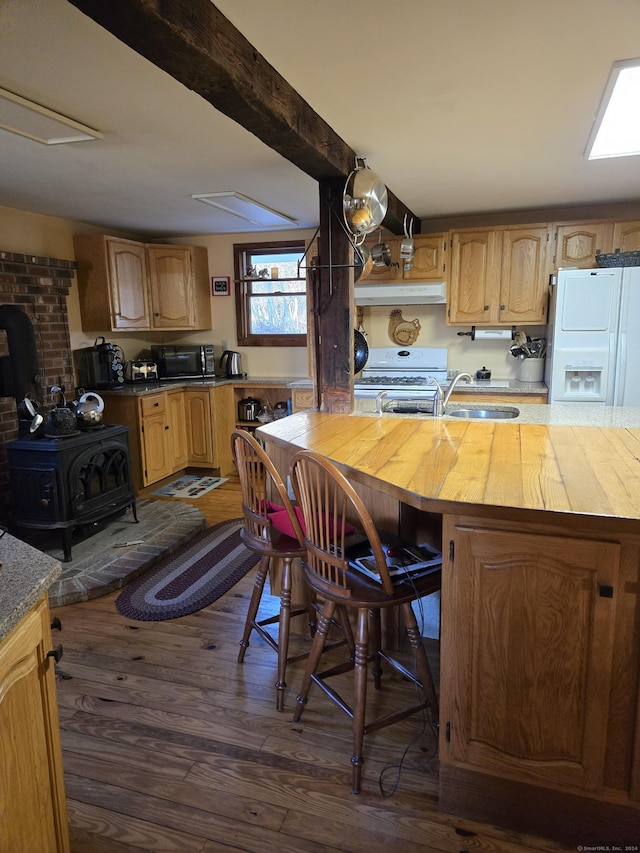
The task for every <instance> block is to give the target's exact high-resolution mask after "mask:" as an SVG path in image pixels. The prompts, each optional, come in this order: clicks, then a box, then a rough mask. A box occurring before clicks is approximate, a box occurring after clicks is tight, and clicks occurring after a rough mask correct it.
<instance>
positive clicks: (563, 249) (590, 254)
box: [554, 222, 613, 270]
mask: <svg viewBox="0 0 640 853" xmlns="http://www.w3.org/2000/svg"><path fill="white" fill-rule="evenodd" d="M612 248H613V223H612V222H578V223H573V225H560V226H559V228H558V230H557V235H556V255H555V262H554V267H556V268H557V267H578V268H579V269H583V270H588V269H594V268H595V267H596V266H597V264H596V254H598V252H611V251H612Z"/></svg>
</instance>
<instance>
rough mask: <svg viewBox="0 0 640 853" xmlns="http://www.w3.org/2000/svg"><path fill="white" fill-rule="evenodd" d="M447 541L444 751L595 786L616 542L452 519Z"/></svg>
mask: <svg viewBox="0 0 640 853" xmlns="http://www.w3.org/2000/svg"><path fill="white" fill-rule="evenodd" d="M443 542H444V544H445V549H444V550H445V551H447V552H448V555H449V566H448V569H446V570H445V571H444V572H443V591H442V600H443V614H442V634H443V638H442V655H443V659H446V660H447V661H448V665H447V668H446V676H445V679H446V683H445V684H444V685H443V687H442V705H443V708H442V712H441V720H442V724H443V725H444V726H446V730H447V734H448V740H446V742H445V744H444V746H443V750H444V755H443V759H444V760H446V761H448V762H451V763H455V764H461V765H464V766H468V767H470V768H477V769H479V770H481V771H483V772H491V773H496V774H498V775H501V776H507V777H511V778H514V779H517V780H519V781H524V782H531V783H535V784H543V785H546V786H550V787H558V788H562V789H566V787H567V786H570V787H571V788H573V789H574V790H575V789H584V790H587V791H591V790H597V789H600V788H602V786H603V785H604V775H605V774H604V767H605V747H606V730H607V719H608V715H609V690H610V680H611V662H612V653H613V627H614V621H615V615H616V604H615V601H614V596H613V593H614V590H615V589H616V588H617V576H618V565H619V562H620V546H619V545H618V544H616V543H613V542H606V541H598V540H592V539H573V538H572V539H567V538H566V537H560V536H553V535H548V534H536V533H523V532H521V531H517V532H516V531H511V530H501V529H496V528H492V527H491V526H487V527H480V526H477V525H475V524H469V523H464V522H460V521H457V520H455V519H447V521H446V523H445V529H444V532H443ZM609 591H610V593H611V594H609ZM450 610H454V611H455V612H450ZM497 662H500V665H499V666H497V665H496V663H497ZM442 671H443V672H444V671H445V670H444V668H443V670H442Z"/></svg>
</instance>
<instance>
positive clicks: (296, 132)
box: [69, 0, 420, 234]
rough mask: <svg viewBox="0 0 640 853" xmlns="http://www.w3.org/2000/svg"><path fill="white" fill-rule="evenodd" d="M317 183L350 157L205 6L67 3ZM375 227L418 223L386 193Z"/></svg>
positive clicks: (152, 0) (176, 1)
mask: <svg viewBox="0 0 640 853" xmlns="http://www.w3.org/2000/svg"><path fill="white" fill-rule="evenodd" d="M69 2H70V3H71V4H72V5H73V6H75V7H76V8H77V9H79V10H80V11H81V12H83V13H84V14H85V15H87V16H88V17H90V18H91V19H92V20H94V21H95V22H96V23H98V24H100V26H102V27H104V28H105V29H106V30H108V31H109V32H110V33H112V34H113V35H114V36H116V38H118V39H119V40H120V41H122V42H124V43H125V44H127V45H128V46H129V47H131V48H132V49H133V50H135V51H136V52H137V53H139V54H140V55H141V56H144V57H145V58H146V59H148V60H149V61H150V62H153V64H154V65H157V66H158V68H161V69H162V70H163V71H166V72H167V74H170V75H171V76H172V77H173V78H174V79H175V80H177V81H178V82H179V83H182V84H183V85H184V86H186V87H187V88H189V89H191V90H192V91H194V92H196V93H197V94H198V95H200V96H201V97H202V98H204V99H205V100H206V101H208V103H210V104H211V105H212V106H213V107H215V109H217V110H219V111H220V112H222V113H224V114H225V115H227V116H229V118H231V119H233V120H234V121H236V122H237V123H238V124H240V125H241V126H242V127H244V128H245V129H246V130H248V131H249V132H250V133H252V134H253V135H254V136H256V137H257V138H258V139H260V140H261V141H262V142H264V143H265V145H268V146H269V147H270V148H272V149H273V150H274V151H277V152H278V153H279V154H281V155H282V156H283V157H285V158H286V159H287V160H289V161H290V162H291V163H293V164H294V165H295V166H297V167H298V168H299V169H301V170H302V171H303V172H305V173H306V174H307V175H309V176H310V177H312V178H314V179H315V180H317V181H324V180H330V179H335V178H343V179H345V180H346V178H347V176H348V175H349V173H350V172H351V170H352V169H353V168H354V165H355V162H356V153H355V152H354V151H352V149H351V148H350V147H349V146H348V145H347V144H346V142H344V141H343V140H342V139H341V138H340V137H339V136H338V135H337V133H335V131H334V130H333V129H332V128H331V127H330V126H329V125H328V124H327V122H325V121H324V119H322V118H321V117H320V116H319V115H318V114H317V113H316V112H315V111H314V110H313V109H312V108H311V107H310V106H309V104H308V103H307V102H306V101H305V100H304V99H303V98H302V97H301V96H300V95H299V94H298V93H297V92H296V91H295V89H293V87H292V86H291V85H290V84H289V83H288V82H287V81H286V80H285V79H284V77H282V75H281V74H279V73H278V72H277V71H276V70H275V68H274V67H273V66H272V65H270V64H269V63H268V62H267V61H266V59H265V58H264V57H263V56H261V54H260V53H258V51H257V50H256V49H255V48H254V47H253V45H252V44H250V42H249V41H247V39H246V38H245V37H244V36H243V35H242V33H241V32H240V31H239V30H237V29H236V28H235V27H234V26H233V25H232V24H231V22H230V21H229V20H228V19H227V18H225V17H224V15H223V14H222V13H221V12H220V10H219V9H217V8H216V6H214V5H213V3H211V2H210V0H172V2H170V3H169V2H166V0H109V2H108V3H105V2H104V0H69ZM387 191H388V195H389V202H388V209H387V214H386V216H385V219H384V222H383V226H384V227H385V228H388V229H389V231H391V232H392V233H393V234H401V233H403V223H404V217H405V215H407V216H409V217H412V218H413V220H414V229H413V230H414V233H418V232H419V231H420V220H419V219H418V217H417V216H415V214H414V213H412V211H411V210H409V209H408V208H407V207H406V206H405V205H404V204H402V202H401V201H400V200H399V199H398V198H396V197H395V196H394V195H393V193H391V192H390V191H389V190H387Z"/></svg>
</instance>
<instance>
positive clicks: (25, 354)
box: [0, 305, 42, 404]
mask: <svg viewBox="0 0 640 853" xmlns="http://www.w3.org/2000/svg"><path fill="white" fill-rule="evenodd" d="M0 329H5V330H6V332H7V344H8V346H9V359H8V361H9V370H8V371H4V374H5V377H6V378H8V379H9V380H10V381H9V383H7V384H9V385H11V386H12V387H10V388H9V387H5V388H0V396H3V397H10V396H12V395H13V396H14V397H15V399H16V403H20V402H21V401H22V400H23V399H24V398H25V397H26V396H27V395H28V396H29V397H30V398H31V399H32V400H35V401H36V402H37V403H38V404H42V389H41V384H40V383H41V380H40V368H39V367H38V350H37V347H36V336H35V333H34V331H33V324H32V322H31V320H30V319H29V317H27V315H26V314H25V312H24V311H22V310H21V309H20V308H17V307H16V306H15V305H0Z"/></svg>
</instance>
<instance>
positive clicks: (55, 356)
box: [0, 251, 76, 522]
mask: <svg viewBox="0 0 640 853" xmlns="http://www.w3.org/2000/svg"><path fill="white" fill-rule="evenodd" d="M75 268H76V263H75V261H64V260H59V259H57V258H42V257H36V256H33V255H21V254H17V253H14V252H2V251H0V304H3V305H8V304H10V305H15V306H16V307H18V308H20V309H22V310H23V311H24V312H25V313H26V314H27V316H28V317H29V319H30V320H31V323H32V324H33V330H34V334H35V339H36V349H37V351H38V365H39V368H40V376H41V378H42V394H43V398H44V405H45V407H48V406H50V405H51V404H52V403H53V400H52V398H51V395H50V394H49V388H50V387H51V386H52V385H65V386H66V387H67V389H68V390H69V391H72V390H73V361H72V355H71V343H70V338H69V322H68V314H67V296H68V294H69V291H70V289H71V284H72V281H73V276H74V274H75V273H74V270H75ZM8 354H9V348H8V346H7V335H6V332H5V330H4V329H0V356H4V355H8ZM71 396H72V395H71V394H70V393H69V394H68V395H67V398H68V399H69V398H70V397H71ZM17 437H18V415H17V411H16V401H15V398H14V397H0V448H1V449H0V517H1V518H2V520H3V522H4V521H6V511H7V504H8V499H9V475H8V470H7V456H6V452H5V449H4V448H5V445H6V444H7V442H9V441H12V440H13V439H15V438H17Z"/></svg>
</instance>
